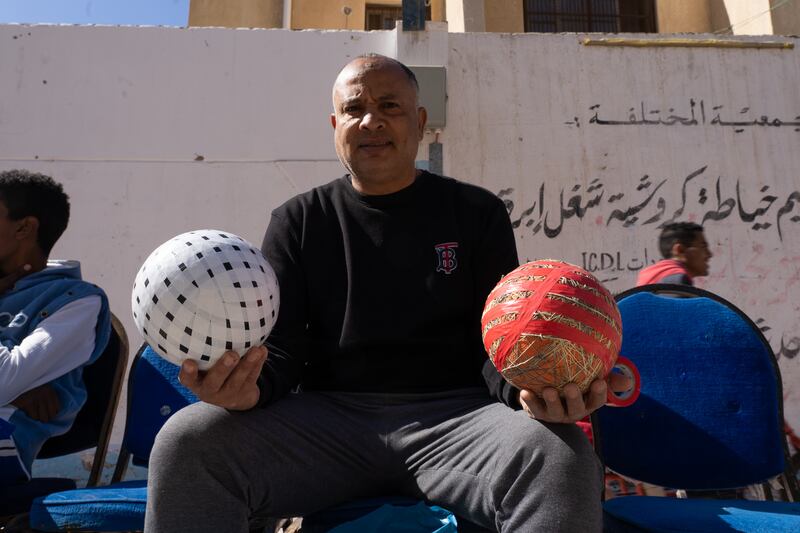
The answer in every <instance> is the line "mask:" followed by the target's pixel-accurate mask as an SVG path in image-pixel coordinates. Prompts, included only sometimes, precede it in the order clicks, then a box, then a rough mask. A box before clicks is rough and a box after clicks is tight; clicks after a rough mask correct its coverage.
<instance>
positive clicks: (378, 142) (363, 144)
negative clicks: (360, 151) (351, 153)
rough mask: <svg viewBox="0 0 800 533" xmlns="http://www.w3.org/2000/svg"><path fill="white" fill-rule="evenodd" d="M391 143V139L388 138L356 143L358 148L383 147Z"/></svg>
mask: <svg viewBox="0 0 800 533" xmlns="http://www.w3.org/2000/svg"><path fill="white" fill-rule="evenodd" d="M391 145H392V141H388V140H372V141H362V142H360V143H359V144H358V147H359V148H367V149H371V148H385V147H388V146H391Z"/></svg>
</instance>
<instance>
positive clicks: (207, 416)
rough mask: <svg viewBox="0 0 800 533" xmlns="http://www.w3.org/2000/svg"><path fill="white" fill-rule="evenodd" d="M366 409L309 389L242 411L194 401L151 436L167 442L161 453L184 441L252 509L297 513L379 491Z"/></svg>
mask: <svg viewBox="0 0 800 533" xmlns="http://www.w3.org/2000/svg"><path fill="white" fill-rule="evenodd" d="M368 414H369V413H364V412H360V411H359V409H354V408H353V407H352V406H349V405H347V404H344V403H341V402H337V401H335V400H331V399H330V398H328V397H325V396H323V395H319V394H315V393H300V394H291V395H289V396H287V397H286V398H284V399H282V400H280V401H278V402H276V403H274V404H271V405H269V406H266V407H265V408H263V409H254V410H251V411H246V412H229V411H227V410H225V409H221V408H218V407H215V406H211V405H208V404H205V403H198V404H194V405H191V406H189V407H187V408H185V409H183V410H182V411H180V412H179V413H177V414H176V415H175V416H174V417H173V418H172V419H170V421H169V422H168V424H167V425H166V426H165V430H164V431H163V432H162V434H159V441H162V440H163V441H166V442H162V443H160V445H161V446H163V447H172V448H173V451H172V454H171V455H170V454H167V456H172V457H175V456H176V454H178V453H181V451H180V449H179V448H180V447H186V448H188V449H187V450H186V453H190V454H193V455H195V457H194V458H193V460H192V462H193V463H194V464H197V465H201V464H202V465H203V468H205V469H209V470H210V471H211V476H210V477H209V479H214V480H215V483H216V482H217V481H219V482H220V484H221V485H222V486H225V487H227V488H228V490H230V491H241V494H239V495H238V499H239V500H245V501H247V503H248V506H249V507H250V509H251V512H252V513H253V514H257V515H269V516H297V515H302V514H307V513H310V512H314V511H317V510H319V509H323V508H326V507H329V506H331V505H335V504H337V503H340V502H343V501H348V500H351V499H355V498H362V497H366V496H369V495H371V494H373V493H374V492H375V491H376V490H380V486H381V482H382V478H383V475H384V472H385V462H386V457H387V453H386V448H385V446H384V444H383V441H382V440H381V439H380V437H379V435H378V431H377V430H376V429H375V428H374V427H372V426H371V425H370V423H369V421H370V417H369V416H368ZM187 477H188V476H187ZM198 479H202V477H198ZM187 482H188V483H191V478H189V479H187Z"/></svg>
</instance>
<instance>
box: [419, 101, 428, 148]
mask: <svg viewBox="0 0 800 533" xmlns="http://www.w3.org/2000/svg"><path fill="white" fill-rule="evenodd" d="M417 121H418V122H419V138H420V140H422V138H423V137H424V136H425V124H427V123H428V110H427V109H425V108H424V107H422V106H419V108H418V109H417Z"/></svg>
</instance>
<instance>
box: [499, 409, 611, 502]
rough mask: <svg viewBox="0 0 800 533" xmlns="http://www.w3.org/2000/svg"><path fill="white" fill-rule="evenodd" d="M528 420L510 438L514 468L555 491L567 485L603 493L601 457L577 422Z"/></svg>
mask: <svg viewBox="0 0 800 533" xmlns="http://www.w3.org/2000/svg"><path fill="white" fill-rule="evenodd" d="M525 422H527V427H525V428H524V429H523V430H521V431H519V432H517V433H516V434H515V435H514V438H513V439H512V440H510V441H509V442H508V446H509V447H510V453H509V454H508V456H507V457H508V462H509V464H508V465H507V468H508V469H509V470H510V471H515V472H520V473H526V474H527V475H528V476H531V477H532V478H535V480H536V481H535V483H536V484H537V485H538V486H539V487H543V486H548V488H552V490H554V491H558V490H559V489H558V487H563V486H565V485H567V486H570V490H579V491H583V492H585V493H594V492H596V493H597V495H599V494H600V490H601V486H602V467H601V465H600V461H599V460H598V458H597V455H596V454H595V452H594V450H593V449H592V446H591V444H589V441H588V439H587V438H586V436H585V435H584V434H583V432H582V431H581V430H580V429H579V428H578V427H577V426H575V425H573V424H543V423H539V422H536V421H533V420H529V421H525ZM526 474H523V476H525V475H526ZM528 481H531V480H530V479H529V480H528ZM550 486H552V487H550Z"/></svg>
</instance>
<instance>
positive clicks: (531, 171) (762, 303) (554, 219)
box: [0, 24, 800, 428]
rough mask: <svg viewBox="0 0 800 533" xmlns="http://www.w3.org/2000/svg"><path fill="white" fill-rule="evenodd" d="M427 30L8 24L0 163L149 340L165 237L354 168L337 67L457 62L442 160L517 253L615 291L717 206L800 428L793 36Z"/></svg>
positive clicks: (239, 225)
mask: <svg viewBox="0 0 800 533" xmlns="http://www.w3.org/2000/svg"><path fill="white" fill-rule="evenodd" d="M430 29H431V31H428V32H425V33H422V34H416V33H407V34H402V33H401V34H400V35H399V36H398V34H396V33H395V32H371V33H364V32H336V31H334V32H320V31H299V32H292V31H286V30H226V29H188V30H186V29H183V30H182V29H167V28H116V27H46V26H33V27H29V26H0V42H2V43H4V44H3V46H1V47H0V94H2V95H3V98H0V168H15V167H25V168H30V169H33V170H38V171H42V172H45V173H49V174H51V175H53V176H54V177H56V178H57V179H59V180H61V181H62V182H63V183H64V184H65V187H66V189H67V191H68V192H69V193H70V195H71V197H72V202H73V206H74V208H73V217H72V221H71V224H70V227H69V229H68V231H67V233H66V234H65V235H64V237H63V238H62V240H61V241H60V242H59V243H58V245H57V247H56V249H55V250H54V256H58V257H69V258H77V259H80V260H82V262H83V264H84V274H85V277H86V278H88V279H90V280H92V281H95V282H97V283H99V284H100V285H102V286H103V287H105V288H106V289H107V291H108V293H109V295H110V298H111V302H112V309H113V311H114V312H115V313H116V314H117V315H118V316H119V317H120V318H121V319H122V320H123V322H124V324H125V326H126V328H127V329H128V333H129V334H130V336H131V339H132V345H133V347H134V348H135V347H136V346H137V345H138V344H139V342H140V341H141V338H140V337H139V335H138V333H137V332H136V331H135V329H134V326H133V323H132V320H131V317H130V305H129V298H130V285H131V283H132V280H133V277H134V275H135V273H136V270H137V269H138V267H139V265H140V264H141V262H142V260H143V259H144V258H145V257H146V256H147V254H149V252H150V251H151V250H152V249H153V248H155V247H156V246H157V245H159V244H160V243H162V242H163V241H165V240H166V239H168V238H169V237H171V236H173V235H175V234H177V233H180V232H183V231H187V230H190V229H196V228H202V227H217V228H221V229H225V230H227V231H230V232H234V233H238V234H240V235H242V236H243V237H245V238H247V239H250V240H252V241H253V242H255V243H260V240H261V237H262V235H263V231H264V227H265V225H266V223H267V220H268V214H269V212H270V210H271V209H272V208H273V207H275V206H276V205H278V204H279V203H280V202H282V201H284V200H285V199H287V198H288V197H290V196H291V195H293V194H294V193H296V192H300V191H303V190H305V189H307V188H309V187H311V186H313V185H315V184H320V183H323V182H326V181H328V180H330V179H332V178H334V177H336V176H338V175H339V174H340V173H341V172H342V170H341V166H340V165H339V163H338V161H337V160H336V157H335V153H334V150H333V144H332V133H331V129H330V125H329V122H328V114H329V112H330V85H331V83H332V80H333V78H334V77H335V74H336V72H337V71H338V69H339V67H340V66H341V65H342V64H343V63H345V62H346V61H347V60H348V59H349V58H351V57H353V56H355V55H358V54H360V53H363V52H367V51H375V52H380V53H385V54H387V55H391V56H395V57H398V58H399V59H401V60H404V61H406V62H407V63H409V64H417V65H425V64H427V65H446V66H447V67H448V69H447V76H448V110H447V120H448V123H447V126H446V127H445V128H444V130H443V131H442V132H441V134H440V135H439V141H440V142H442V143H443V145H444V159H445V161H444V164H445V171H446V173H448V174H450V175H453V176H455V177H459V178H461V179H464V180H468V181H471V182H474V183H479V184H482V185H483V186H485V187H487V188H488V189H490V190H492V191H494V192H495V193H498V194H499V195H500V196H501V197H503V198H504V199H506V200H507V201H508V202H509V204H508V205H509V207H510V208H511V218H512V220H513V221H514V222H515V224H517V228H516V233H517V242H518V246H519V250H520V256H521V258H522V259H534V258H541V257H559V258H563V259H565V260H568V261H572V262H575V263H577V264H579V265H583V266H586V267H587V268H589V269H590V270H593V271H595V273H596V274H597V275H598V276H599V277H600V278H601V279H603V280H605V281H606V282H607V283H608V285H609V287H610V288H611V289H612V290H614V291H619V290H622V289H625V288H627V287H630V286H632V285H633V284H634V282H635V278H636V272H637V270H638V268H640V267H641V265H642V264H643V263H645V262H653V261H654V260H655V259H657V255H658V254H657V250H656V242H655V241H656V237H657V234H658V225H659V224H661V223H663V222H664V221H666V220H668V219H671V218H673V217H675V218H678V219H689V220H696V221H698V222H702V221H704V220H705V226H706V232H707V236H708V239H709V241H710V243H711V244H712V250H713V252H714V254H715V257H714V259H712V263H711V270H712V274H711V276H709V278H708V279H706V280H701V285H702V286H704V287H706V288H708V289H711V290H713V291H715V292H718V293H719V294H721V295H722V296H724V297H726V298H729V299H731V300H732V301H733V302H734V303H736V304H738V305H740V306H741V307H742V308H743V309H744V311H745V312H747V313H748V314H749V315H750V316H751V317H752V318H753V319H754V320H757V321H758V323H759V324H760V325H761V326H762V327H763V328H765V332H766V335H767V337H768V338H769V339H770V341H771V343H772V346H773V347H774V349H775V351H776V352H777V353H778V354H779V356H780V363H781V369H782V371H783V374H784V381H785V385H786V387H785V398H786V402H787V418H788V419H789V420H790V422H791V423H792V424H793V425H794V426H795V428H797V427H800V385H798V383H800V380H798V378H799V377H800V357H797V355H798V351H800V327H799V326H800V283H798V281H800V262H799V261H800V233H798V229H799V228H800V226H799V225H798V222H800V192H798V191H800V150H798V147H799V146H800V142H799V141H800V131H798V129H800V125H798V121H800V118H798V116H800V93H799V92H798V91H797V86H798V83H799V82H800V61H799V60H798V51H797V50H732V49H719V48H698V49H691V48H602V47H585V46H583V45H581V44H580V42H579V37H580V36H576V35H534V34H527V35H525V34H523V35H509V34H476V33H466V34H455V33H453V34H448V33H447V32H446V27H445V25H443V24H440V25H434V24H431V25H430ZM649 37H652V36H649ZM655 38H663V36H659V37H655ZM773 39H775V38H773ZM751 40H752V39H751ZM790 41H791V42H795V43H797V40H796V39H795V40H790ZM643 112H644V116H642V113H643ZM762 116H765V117H767V121H768V122H769V124H772V125H762V119H761V117H762ZM776 120H777V122H775V121H776ZM607 121H618V122H621V123H622V124H614V125H612V124H604V122H607ZM754 121H755V122H754ZM651 122H652V123H651ZM683 122H687V123H689V122H691V123H690V124H685V125H684V124H682V123H683ZM729 122H744V123H745V124H741V125H738V126H737V125H730V124H727V123H729ZM433 139H434V137H433V135H432V134H428V135H427V136H426V139H425V140H424V142H423V145H422V150H421V153H420V157H419V158H420V159H424V158H425V157H426V146H427V143H428V142H431V141H432V140H433ZM779 228H780V233H779V231H778V230H779ZM767 328H769V329H767Z"/></svg>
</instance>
